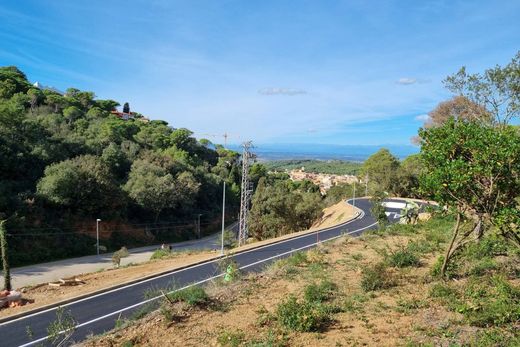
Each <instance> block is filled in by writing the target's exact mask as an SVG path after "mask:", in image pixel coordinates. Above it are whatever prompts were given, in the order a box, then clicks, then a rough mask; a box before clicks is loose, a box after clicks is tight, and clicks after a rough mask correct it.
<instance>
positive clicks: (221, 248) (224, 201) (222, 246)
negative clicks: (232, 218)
mask: <svg viewBox="0 0 520 347" xmlns="http://www.w3.org/2000/svg"><path fill="white" fill-rule="evenodd" d="M225 214H226V181H224V186H223V188H222V240H221V245H220V254H221V255H224V229H225V226H224V223H225V218H224V217H225Z"/></svg>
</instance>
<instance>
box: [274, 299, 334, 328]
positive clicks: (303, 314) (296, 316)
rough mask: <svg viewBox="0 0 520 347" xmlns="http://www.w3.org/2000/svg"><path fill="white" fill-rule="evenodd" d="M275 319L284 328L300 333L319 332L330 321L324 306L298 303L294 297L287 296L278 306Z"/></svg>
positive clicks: (328, 313) (304, 302)
mask: <svg viewBox="0 0 520 347" xmlns="http://www.w3.org/2000/svg"><path fill="white" fill-rule="evenodd" d="M276 318H277V320H278V322H279V323H280V324H281V325H282V326H284V327H285V328H288V329H291V330H295V331H300V332H311V331H320V330H321V329H323V328H324V327H325V326H326V325H327V324H329V323H330V321H331V317H330V312H329V310H327V309H326V308H325V306H323V305H321V304H315V303H311V302H307V301H303V302H302V301H298V300H297V299H296V297H295V296H294V295H289V296H288V297H287V299H285V300H284V301H282V302H281V303H280V304H279V305H278V307H277V309H276Z"/></svg>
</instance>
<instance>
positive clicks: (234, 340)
mask: <svg viewBox="0 0 520 347" xmlns="http://www.w3.org/2000/svg"><path fill="white" fill-rule="evenodd" d="M245 336H246V335H245V334H244V332H243V331H241V330H238V331H228V330H224V331H222V332H221V333H220V335H219V336H218V337H217V342H218V343H219V345H221V346H229V347H238V346H240V345H242V343H243V342H244V340H245Z"/></svg>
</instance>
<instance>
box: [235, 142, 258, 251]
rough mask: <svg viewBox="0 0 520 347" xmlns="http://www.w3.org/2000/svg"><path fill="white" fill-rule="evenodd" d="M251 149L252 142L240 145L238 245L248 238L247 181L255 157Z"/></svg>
mask: <svg viewBox="0 0 520 347" xmlns="http://www.w3.org/2000/svg"><path fill="white" fill-rule="evenodd" d="M252 147H253V145H252V142H251V141H248V142H244V144H242V148H243V151H242V185H241V189H240V220H239V222H238V245H239V246H241V245H243V244H245V243H246V240H247V238H248V236H249V232H248V228H247V219H248V214H249V203H250V201H251V195H252V193H253V185H252V183H251V182H250V181H249V166H250V164H251V161H252V160H254V158H255V156H254V154H252V153H251V152H250V151H249V150H250V149H251V148H252Z"/></svg>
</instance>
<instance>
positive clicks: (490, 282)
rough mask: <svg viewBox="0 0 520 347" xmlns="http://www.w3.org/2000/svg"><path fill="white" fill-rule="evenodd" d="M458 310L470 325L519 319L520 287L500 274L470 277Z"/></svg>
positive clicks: (483, 324) (491, 323)
mask: <svg viewBox="0 0 520 347" xmlns="http://www.w3.org/2000/svg"><path fill="white" fill-rule="evenodd" d="M463 295H464V301H465V303H464V305H462V306H461V308H460V309H459V311H461V312H462V313H463V314H464V317H465V318H466V319H467V321H468V322H469V323H470V324H471V325H475V326H481V327H486V326H490V325H506V324H510V323H514V322H518V321H520V288H517V287H514V286H512V285H511V284H510V283H509V282H507V280H505V279H504V278H503V277H500V276H493V277H487V278H486V277H485V278H482V277H475V278H472V279H471V280H470V281H469V283H468V285H467V287H466V288H465V290H464V293H463Z"/></svg>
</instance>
